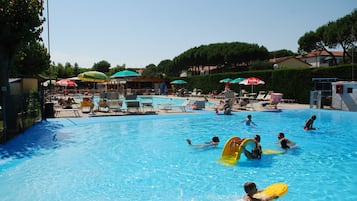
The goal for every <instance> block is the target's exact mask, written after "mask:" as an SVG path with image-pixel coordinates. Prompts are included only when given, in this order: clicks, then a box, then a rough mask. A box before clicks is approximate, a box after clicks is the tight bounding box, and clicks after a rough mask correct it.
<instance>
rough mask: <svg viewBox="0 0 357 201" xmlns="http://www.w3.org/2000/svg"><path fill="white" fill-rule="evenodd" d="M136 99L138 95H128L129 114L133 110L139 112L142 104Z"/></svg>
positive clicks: (126, 102)
mask: <svg viewBox="0 0 357 201" xmlns="http://www.w3.org/2000/svg"><path fill="white" fill-rule="evenodd" d="M136 98H137V95H127V96H126V97H125V104H126V110H127V112H130V111H131V110H135V111H136V112H139V109H140V102H139V101H138V100H137V99H136Z"/></svg>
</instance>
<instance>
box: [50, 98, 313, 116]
mask: <svg viewBox="0 0 357 201" xmlns="http://www.w3.org/2000/svg"><path fill="white" fill-rule="evenodd" d="M172 97H174V96H172ZM187 98H189V99H191V100H204V98H202V97H187ZM221 100H222V99H210V98H208V101H209V102H211V103H214V104H216V105H219V101H221ZM309 107H310V106H309V105H307V104H298V103H279V104H278V106H277V108H278V109H281V110H289V109H307V108H309ZM74 108H78V109H69V110H67V109H60V110H58V111H57V112H56V117H55V118H68V117H100V116H124V115H167V114H176V113H192V114H194V112H192V111H190V110H188V111H187V112H183V111H181V110H180V109H172V110H159V109H157V108H156V109H153V110H150V109H145V110H144V111H140V112H130V113H128V112H95V113H94V114H90V113H83V112H82V111H81V110H80V108H79V105H75V106H74ZM205 110H212V111H214V110H215V107H208V108H205ZM271 110H274V109H272V108H268V109H267V108H265V107H263V106H262V102H254V103H252V104H249V105H248V107H246V109H244V110H241V109H237V108H236V107H235V106H234V107H233V111H234V112H239V111H271Z"/></svg>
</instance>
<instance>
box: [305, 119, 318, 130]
mask: <svg viewBox="0 0 357 201" xmlns="http://www.w3.org/2000/svg"><path fill="white" fill-rule="evenodd" d="M315 120H316V115H312V116H311V118H310V119H308V120H306V123H305V126H304V129H305V130H316V128H314V127H313V124H314V121H315Z"/></svg>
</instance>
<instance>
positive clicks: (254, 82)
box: [239, 77, 265, 93]
mask: <svg viewBox="0 0 357 201" xmlns="http://www.w3.org/2000/svg"><path fill="white" fill-rule="evenodd" d="M239 84H244V85H251V86H252V93H253V86H254V85H258V84H265V82H264V81H263V80H261V79H259V78H257V77H249V78H247V79H245V80H243V81H241V82H239Z"/></svg>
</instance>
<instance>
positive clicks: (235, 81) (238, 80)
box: [229, 77, 245, 84]
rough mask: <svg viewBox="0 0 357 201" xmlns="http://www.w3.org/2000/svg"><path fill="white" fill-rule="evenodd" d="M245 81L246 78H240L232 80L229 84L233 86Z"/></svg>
mask: <svg viewBox="0 0 357 201" xmlns="http://www.w3.org/2000/svg"><path fill="white" fill-rule="evenodd" d="M243 80H245V78H242V77H238V78H236V79H234V80H231V81H230V82H229V83H231V84H239V83H240V82H241V81H243Z"/></svg>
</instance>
